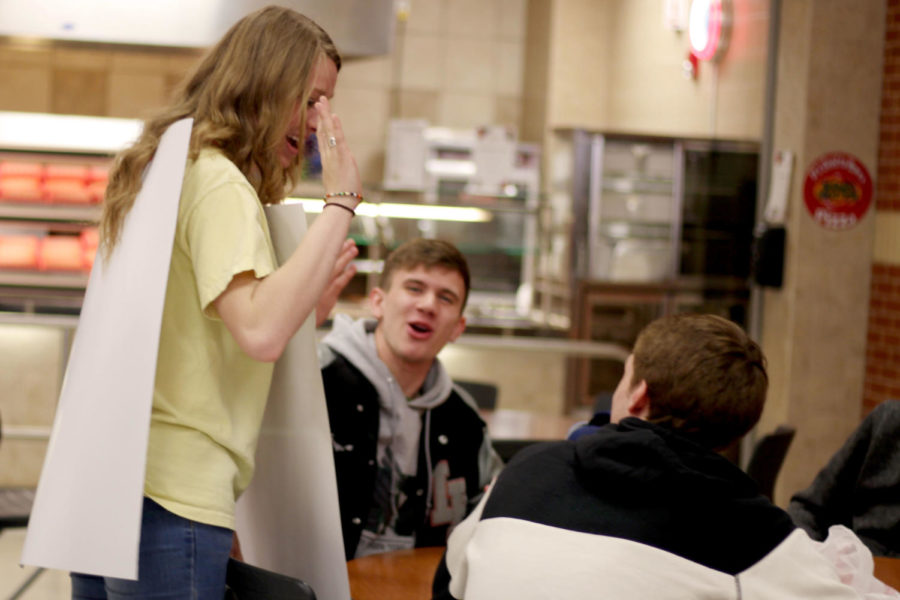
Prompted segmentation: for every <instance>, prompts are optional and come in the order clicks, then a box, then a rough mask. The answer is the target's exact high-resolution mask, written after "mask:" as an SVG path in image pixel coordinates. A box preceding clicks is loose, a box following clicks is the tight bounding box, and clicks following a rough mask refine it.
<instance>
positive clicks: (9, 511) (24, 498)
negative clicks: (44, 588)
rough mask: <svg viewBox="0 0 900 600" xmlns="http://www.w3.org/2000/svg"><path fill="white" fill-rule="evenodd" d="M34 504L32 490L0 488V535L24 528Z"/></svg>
mask: <svg viewBox="0 0 900 600" xmlns="http://www.w3.org/2000/svg"><path fill="white" fill-rule="evenodd" d="M2 438H3V422H2V419H0V440H2ZM32 504H34V488H26V487H0V533H2V532H3V530H4V529H6V528H7V527H25V526H27V525H28V517H29V516H30V515H31V506H32ZM43 572H44V569H43V568H41V567H38V568H37V569H35V570H34V571H32V573H31V574H30V575H29V576H28V577H27V578H26V579H25V581H23V582H22V583H21V584H20V585H19V587H18V588H16V589H15V591H13V593H12V594H11V595H10V596H8V597H7V600H16V599H17V598H19V597H20V596H21V595H22V594H23V593H25V590H27V589H28V588H29V587H30V586H31V584H32V583H34V580H35V579H37V578H38V576H39V575H40V574H41V573H43Z"/></svg>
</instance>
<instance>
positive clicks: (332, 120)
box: [315, 96, 362, 208]
mask: <svg viewBox="0 0 900 600" xmlns="http://www.w3.org/2000/svg"><path fill="white" fill-rule="evenodd" d="M315 109H316V112H317V113H318V126H317V127H316V140H317V142H318V144H319V156H320V157H321V158H322V183H323V184H324V186H325V193H326V194H335V193H339V192H354V193H356V194H362V185H361V183H360V179H359V169H358V168H357V166H356V159H355V158H354V157H353V153H352V152H350V148H349V147H348V146H347V142H346V140H345V139H344V129H343V127H341V121H340V119H338V117H337V115H335V114H332V112H331V104H330V103H329V102H328V98H326V97H325V96H320V97H319V99H318V100H317V101H316V104H315ZM341 203H342V204H346V205H348V206H350V208H355V207H356V205H357V204H359V199H358V198H354V197H352V196H347V197H341Z"/></svg>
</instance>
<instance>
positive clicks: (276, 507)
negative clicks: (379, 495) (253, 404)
mask: <svg viewBox="0 0 900 600" xmlns="http://www.w3.org/2000/svg"><path fill="white" fill-rule="evenodd" d="M266 214H267V217H268V219H269V229H270V231H271V232H272V242H273V244H274V246H275V253H276V255H277V257H278V261H279V263H283V262H284V261H285V260H287V258H288V257H289V256H290V255H291V254H292V253H293V251H294V249H295V248H296V247H297V245H298V244H299V243H300V239H301V238H302V237H303V235H304V234H305V233H306V216H305V214H304V213H303V207H302V205H299V204H293V205H278V206H269V207H266ZM236 517H237V531H238V537H239V539H240V542H241V550H242V552H243V554H244V560H246V561H247V562H249V563H251V564H254V565H257V566H260V567H263V568H265V569H269V570H271V571H275V572H278V573H283V574H285V575H291V576H293V577H297V578H299V579H302V580H304V581H306V582H307V583H308V584H309V585H310V586H312V588H313V591H315V593H316V597H317V598H319V599H320V600H350V584H349V582H348V579H347V567H346V563H345V561H344V542H343V537H342V535H341V523H340V512H339V508H338V496H337V481H336V479H335V474H334V459H333V457H332V449H331V428H330V426H329V424H328V411H327V408H326V406H325V392H324V389H323V387H322V374H321V371H320V370H319V361H318V358H317V356H316V336H315V315H311V316H310V317H309V318H308V319H307V320H306V323H304V324H303V327H301V328H300V330H299V331H298V332H297V334H296V335H295V336H294V337H293V338H292V339H291V341H290V342H289V344H288V346H287V348H285V351H284V353H283V354H282V355H281V358H280V359H279V360H278V362H277V363H275V372H274V375H273V379H272V388H271V391H270V393H269V401H268V404H267V405H266V412H265V415H264V417H263V425H262V430H261V431H260V436H259V443H258V445H257V449H256V470H255V472H254V475H253V481H252V482H251V484H250V487H249V488H247V490H246V491H245V492H244V494H243V495H242V496H241V498H240V499H239V500H238V504H237V515H236Z"/></svg>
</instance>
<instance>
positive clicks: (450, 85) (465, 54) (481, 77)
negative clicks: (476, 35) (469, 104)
mask: <svg viewBox="0 0 900 600" xmlns="http://www.w3.org/2000/svg"><path fill="white" fill-rule="evenodd" d="M445 57H446V62H445V64H446V71H445V73H446V76H445V77H444V84H443V88H442V89H443V90H444V91H445V92H454V93H455V92H477V93H485V92H490V91H491V90H493V89H494V82H495V80H496V77H497V74H495V72H494V65H495V54H494V44H493V43H492V42H491V40H489V39H488V40H470V39H457V40H453V41H452V42H450V40H448V41H447V43H446V49H445Z"/></svg>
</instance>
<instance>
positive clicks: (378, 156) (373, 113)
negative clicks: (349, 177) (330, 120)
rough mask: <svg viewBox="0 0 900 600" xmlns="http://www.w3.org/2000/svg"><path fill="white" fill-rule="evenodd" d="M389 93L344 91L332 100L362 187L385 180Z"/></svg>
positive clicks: (378, 90) (363, 90)
mask: <svg viewBox="0 0 900 600" xmlns="http://www.w3.org/2000/svg"><path fill="white" fill-rule="evenodd" d="M390 99H391V93H390V92H389V91H388V90H386V89H384V90H381V89H375V88H345V89H343V90H342V91H341V93H340V94H335V96H334V111H335V113H336V114H337V115H338V116H339V117H340V119H341V125H342V126H343V128H344V133H345V134H346V136H347V140H348V142H349V143H350V147H351V148H352V149H353V153H354V156H355V157H356V163H357V165H358V167H359V174H360V177H361V178H362V181H363V183H364V184H372V183H379V182H380V181H381V180H382V178H383V176H384V146H385V143H386V141H387V140H386V132H387V123H388V117H389V115H390Z"/></svg>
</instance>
